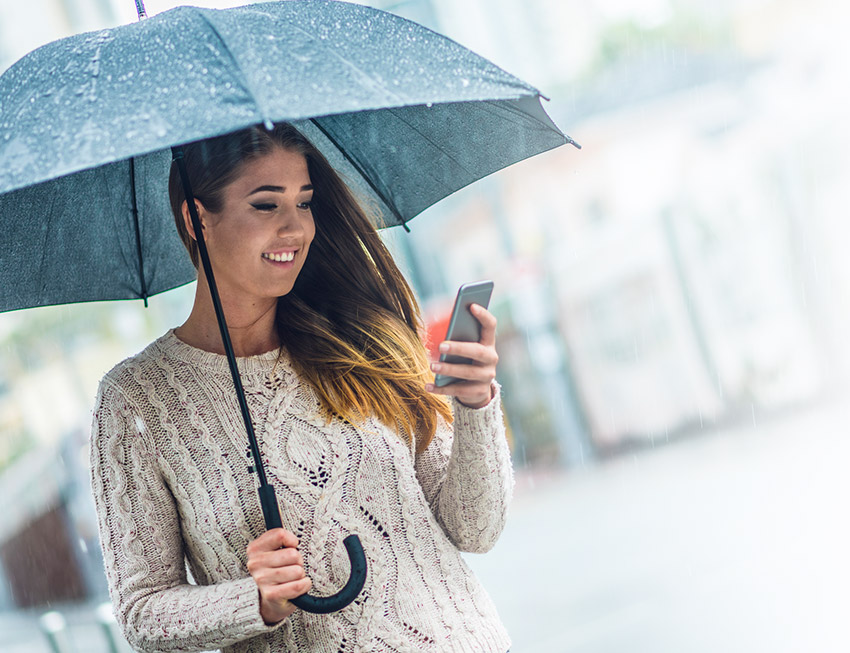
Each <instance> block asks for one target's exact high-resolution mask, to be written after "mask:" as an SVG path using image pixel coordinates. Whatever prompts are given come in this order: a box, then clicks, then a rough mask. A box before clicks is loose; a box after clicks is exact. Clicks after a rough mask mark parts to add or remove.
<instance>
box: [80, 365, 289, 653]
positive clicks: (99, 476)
mask: <svg viewBox="0 0 850 653" xmlns="http://www.w3.org/2000/svg"><path fill="white" fill-rule="evenodd" d="M91 480H92V492H93V494H94V500H95V505H96V507H97V513H98V525H99V530H100V540H101V547H102V549H103V559H104V564H105V567H106V575H107V579H108V581H109V593H110V597H111V598H112V604H113V607H114V610H115V613H116V617H117V619H118V622H119V623H120V625H121V627H122V628H123V631H124V635H125V636H126V638H127V640H128V641H129V643H130V644H131V646H133V648H135V649H136V650H139V651H204V650H209V649H216V648H220V647H222V646H228V645H230V644H233V643H235V642H238V641H241V640H244V639H246V638H249V637H253V636H255V635H259V634H262V633H266V632H269V631H270V630H273V629H274V627H270V626H267V625H266V624H265V623H264V622H263V619H262V617H261V616H260V610H259V593H258V590H257V584H256V582H255V581H254V579H253V578H252V577H251V576H247V575H246V577H245V578H242V579H239V580H234V581H227V582H222V583H217V584H214V585H209V586H197V585H190V584H189V583H188V581H187V577H186V567H185V564H186V563H185V560H184V554H183V543H182V539H181V535H180V522H179V519H178V515H177V508H176V506H175V503H174V499H173V497H172V495H171V493H170V491H169V490H168V488H167V487H166V485H165V483H164V482H163V480H162V478H161V477H160V475H159V472H158V466H157V464H156V454H155V451H154V448H153V446H152V444H151V442H150V438H149V434H148V433H147V432H146V428H145V424H144V422H143V421H142V418H141V412H140V411H139V410H138V409H137V408H136V407H135V406H134V405H133V404H132V402H131V401H130V400H129V399H128V398H127V397H126V395H125V394H124V392H122V391H121V389H120V388H119V387H118V386H116V385H115V384H114V383H111V382H110V381H109V380H108V379H104V381H103V382H101V387H100V390H99V392H98V398H97V404H96V407H95V412H94V423H93V429H92V438H91Z"/></svg>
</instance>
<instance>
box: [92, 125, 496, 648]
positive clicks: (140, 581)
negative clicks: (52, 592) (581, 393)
mask: <svg viewBox="0 0 850 653" xmlns="http://www.w3.org/2000/svg"><path fill="white" fill-rule="evenodd" d="M184 152H185V161H186V165H187V168H188V172H189V177H190V180H191V183H192V186H193V189H194V192H195V194H196V200H197V208H198V211H199V216H200V220H201V224H202V228H203V230H204V238H205V241H206V243H207V248H208V250H209V253H210V258H211V261H212V265H213V270H214V273H215V276H216V283H217V286H218V290H219V293H220V295H221V300H222V304H223V307H224V312H225V315H226V316H227V320H228V324H229V328H230V336H231V339H232V343H233V347H234V350H235V352H236V355H237V356H238V357H239V367H240V371H241V374H242V381H243V385H244V387H245V390H246V396H247V401H248V404H249V407H250V410H251V414H252V418H253V421H254V424H255V430H256V433H257V436H258V440H259V445H260V448H261V451H262V455H263V458H264V460H265V461H266V465H267V474H268V476H269V480H270V482H271V483H272V484H273V485H274V486H275V488H276V490H277V497H278V502H279V504H280V512H281V518H282V521H283V524H284V526H285V529H272V530H270V531H267V532H264V531H265V527H264V524H263V517H262V513H261V511H260V507H259V502H258V500H257V495H256V485H255V480H254V476H253V475H252V474H250V473H249V471H248V469H246V468H247V466H248V462H250V461H249V460H248V459H247V458H246V457H245V453H246V448H247V440H246V436H245V435H244V427H243V425H242V423H241V417H240V412H239V409H238V406H237V402H236V398H235V394H234V392H233V387H232V382H231V380H230V376H229V372H228V367H227V362H226V358H225V357H224V356H223V355H222V354H223V346H222V343H221V337H220V335H219V333H218V329H217V324H216V319H215V316H214V313H213V308H212V302H211V300H210V295H209V289H208V286H207V280H206V278H205V276H204V272H203V268H200V269H199V272H198V286H197V291H196V295H195V302H194V305H193V308H192V311H191V314H190V315H189V318H188V319H187V320H186V322H185V323H184V324H183V325H182V326H180V327H178V328H177V329H174V330H171V331H169V332H168V333H166V334H165V335H164V336H162V337H161V338H159V339H158V340H156V341H155V342H153V343H152V344H151V345H149V346H148V347H147V348H146V349H145V350H144V351H142V352H141V353H140V354H138V355H136V356H134V357H132V358H130V359H128V360H126V361H124V362H122V363H121V364H119V365H118V366H116V367H115V368H114V369H113V370H112V371H110V372H109V373H108V374H107V375H106V376H105V377H104V379H103V380H102V382H101V385H100V389H99V392H98V398H97V406H96V409H95V416H94V429H93V436H92V448H91V459H92V488H93V492H94V496H95V501H96V504H97V509H98V515H99V524H100V535H101V544H102V547H103V553H104V561H105V565H106V570H107V576H108V579H109V588H110V594H111V597H112V601H113V605H114V607H115V610H116V614H117V616H118V620H119V622H120V624H121V625H122V627H123V629H124V632H125V635H126V637H127V639H128V640H129V642H130V643H131V644H132V645H133V646H134V647H135V648H137V649H138V650H142V651H199V650H208V649H213V648H223V649H225V650H226V651H233V652H236V651H270V652H274V651H328V652H331V651H333V652H336V651H496V652H499V653H503V652H504V651H506V650H507V649H508V646H509V643H510V642H509V639H508V636H507V633H506V632H505V630H504V628H503V626H502V624H501V622H500V621H499V617H498V615H497V614H496V611H495V609H494V607H493V605H492V603H491V602H490V600H489V598H488V597H487V595H486V594H485V592H484V591H483V589H482V588H481V586H480V585H479V584H478V582H477V581H476V579H475V578H474V577H473V575H472V574H471V572H470V570H469V569H468V568H467V566H466V565H465V563H464V561H463V559H462V558H461V556H460V551H476V552H483V551H486V550H488V549H489V548H490V547H492V545H493V544H494V543H495V541H496V539H497V538H498V536H499V533H500V532H501V529H502V526H503V524H504V519H505V512H506V508H507V504H508V502H509V500H510V494H511V488H512V472H511V466H510V457H509V453H508V449H507V444H506V441H505V436H504V428H503V425H502V417H501V412H500V408H499V398H498V387H497V386H496V384H495V382H494V377H495V365H496V361H497V356H496V351H495V347H494V338H495V324H496V321H495V319H494V318H493V317H492V315H490V313H488V312H487V311H486V310H484V309H483V308H481V307H475V310H474V314H475V316H476V317H477V318H478V320H479V321H480V322H481V324H482V337H481V342H479V343H455V342H452V343H443V348H446V349H448V351H450V352H451V353H455V354H460V355H462V356H466V357H468V358H470V359H472V360H473V364H471V365H445V364H443V366H442V368H440V369H439V370H437V369H436V368H435V367H434V366H432V371H441V372H443V373H446V374H450V375H452V376H455V377H459V378H462V379H466V380H465V381H464V382H461V383H455V384H452V385H449V386H446V387H444V388H437V387H434V386H433V385H432V384H431V383H430V382H429V381H430V380H431V377H430V372H429V367H428V361H427V357H426V354H425V349H424V347H423V345H422V342H421V340H420V338H419V333H420V332H421V322H420V317H419V314H418V309H417V306H416V303H415V299H414V298H413V295H412V293H411V291H410V288H409V287H408V286H407V284H406V283H405V281H404V278H403V277H402V275H401V274H400V272H399V270H398V268H397V267H396V266H395V264H394V263H393V261H392V259H391V257H390V255H389V253H388V252H387V250H386V249H385V248H384V246H383V244H382V243H381V241H380V239H379V238H378V236H377V234H376V232H375V230H374V228H373V227H372V226H371V223H370V222H369V220H368V218H367V216H366V215H365V214H364V212H363V210H362V209H361V208H360V207H359V206H358V204H357V203H356V202H355V201H354V199H353V198H352V196H351V194H350V192H349V191H348V189H347V188H346V187H345V185H344V184H343V183H342V181H341V180H340V179H339V177H338V176H337V175H336V173H335V172H334V170H333V169H332V168H331V167H330V165H329V164H328V163H327V161H326V160H325V159H324V158H323V156H322V155H321V154H320V153H319V152H318V151H317V150H316V149H315V148H314V147H313V146H312V145H311V144H310V143H309V142H308V141H307V140H306V139H305V138H304V137H303V136H302V135H301V134H300V133H298V132H297V131H296V130H295V129H294V128H292V127H291V126H289V125H278V126H276V127H275V128H274V129H273V130H271V131H267V130H265V129H263V128H259V127H258V128H250V129H247V130H244V131H242V132H238V133H236V134H232V135H229V136H224V137H219V138H215V139H210V140H207V141H201V142H198V143H193V144H190V145H188V146H186V147H185V149H184ZM169 192H170V196H171V205H172V208H173V211H174V215H175V220H176V223H177V227H178V231H179V232H180V235H181V238H182V239H183V241H184V243H185V244H186V246H187V249H188V250H189V253H190V255H191V256H192V260H193V261H194V262H195V266H196V267H198V256H197V250H196V243H195V240H194V232H193V230H192V227H191V222H190V220H189V212H188V209H187V205H186V202H185V200H184V197H183V195H182V188H181V185H180V183H179V182H178V178H177V174H176V171H175V170H174V169H172V173H171V179H170V185H169ZM440 394H443V395H450V396H451V397H452V399H451V400H450V403H449V402H447V401H446V399H445V398H444V397H440V396H438V395H440ZM351 533H356V534H357V535H359V536H360V539H361V541H362V544H363V548H364V550H365V554H366V558H367V561H368V565H369V573H368V576H367V579H366V585H365V587H364V589H363V591H362V592H361V594H360V595H359V596H358V598H357V599H356V600H355V601H354V603H352V604H351V605H349V606H348V607H346V608H344V609H343V610H341V611H339V612H337V613H334V614H330V615H313V614H308V613H305V612H302V611H301V610H297V609H295V607H294V606H293V605H292V603H290V601H289V599H292V598H295V597H297V596H300V595H301V594H303V593H305V592H307V591H309V590H311V588H312V590H313V592H312V593H314V594H319V595H326V594H329V593H333V592H334V591H336V590H337V589H338V588H339V587H341V586H342V585H343V584H344V582H345V580H346V579H347V578H348V573H349V568H348V559H347V556H346V553H345V550H344V548H343V547H342V544H341V542H342V540H343V539H344V538H345V537H346V536H347V535H349V534H351ZM281 547H287V548H281ZM187 566H188V570H189V571H190V572H191V577H192V579H193V580H194V582H190V581H189V577H188V574H187Z"/></svg>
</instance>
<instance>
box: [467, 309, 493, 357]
mask: <svg viewBox="0 0 850 653" xmlns="http://www.w3.org/2000/svg"><path fill="white" fill-rule="evenodd" d="M469 310H470V311H472V315H473V317H474V318H475V319H476V320H478V321H479V322H480V323H481V338H480V339H479V340H478V342H480V343H481V344H482V345H487V346H490V347H492V346H493V345H495V344H496V317H495V316H494V315H493V314H492V313H491V312H490V311H488V310H487V309H486V308H484V307H483V306H481V305H480V304H471V305H470V307H469Z"/></svg>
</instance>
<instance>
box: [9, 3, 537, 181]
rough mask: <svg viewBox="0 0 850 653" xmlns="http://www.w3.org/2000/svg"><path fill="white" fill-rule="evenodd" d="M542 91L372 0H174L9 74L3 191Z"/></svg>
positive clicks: (31, 59)
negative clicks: (298, 129) (363, 2)
mask: <svg viewBox="0 0 850 653" xmlns="http://www.w3.org/2000/svg"><path fill="white" fill-rule="evenodd" d="M536 95H537V91H536V90H535V89H534V88H532V87H530V86H528V85H527V84H525V83H524V82H522V81H521V80H519V79H517V78H516V77H513V76H512V75H509V74H508V73H506V72H504V71H503V70H501V69H500V68H498V67H496V66H494V65H493V64H492V63H490V62H488V61H487V60H486V59H483V58H482V57H479V56H478V55H475V54H474V53H472V52H470V51H469V50H467V49H466V48H463V47H462V46H460V45H458V44H456V43H454V42H453V41H450V40H449V39H446V38H445V37H442V36H440V35H438V34H435V33H434V32H431V31H430V30H427V29H425V28H423V27H421V26H419V25H416V24H415V23H411V22H410V21H407V20H404V19H402V18H400V17H398V16H394V15H392V14H389V13H385V12H378V11H375V10H373V9H371V8H369V7H363V6H360V5H354V4H348V3H343V2H330V1H325V0H301V1H299V2H273V3H266V4H258V5H249V6H246V7H238V8H234V9H230V10H214V9H198V8H195V7H177V8H175V9H171V10H169V11H165V12H163V13H161V14H157V15H156V16H154V17H152V18H149V19H146V20H144V21H140V22H138V23H133V24H130V25H123V26H120V27H116V28H113V29H108V30H103V31H101V32H96V33H87V34H80V35H77V36H73V37H69V38H67V39H62V40H60V41H55V42H53V43H50V44H47V45H45V46H42V47H41V48H39V49H37V50H35V51H33V52H31V53H30V54H29V55H27V56H26V57H24V58H23V59H21V60H20V61H18V62H17V63H15V64H14V65H13V66H12V67H11V68H9V70H8V71H6V72H5V73H4V74H3V75H2V76H1V77H0V162H2V166H0V193H2V192H7V191H10V190H14V189H16V188H21V187H24V186H29V185H31V184H35V183H38V182H40V181H44V180H46V179H52V178H55V177H59V176H61V175H66V174H69V173H71V172H76V171H78V170H83V169H86V168H91V167H95V166H99V165H103V164H106V163H111V162H114V161H119V160H122V159H126V158H129V157H131V156H136V155H138V154H141V153H146V152H152V151H155V150H159V149H165V148H167V147H171V146H173V145H177V144H179V143H186V142H189V141H194V140H199V139H202V138H208V137H210V136H216V135H219V134H223V133H228V132H232V131H235V130H237V129H240V128H242V127H247V126H248V125H252V124H257V123H263V122H278V121H283V120H289V121H292V120H299V119H306V118H312V117H316V116H325V115H330V114H338V113H348V112H352V111H362V110H368V109H378V108H385V107H401V106H409V105H417V104H426V103H433V104H436V103H445V102H461V101H477V100H481V99H494V100H496V99H518V98H520V97H523V96H536Z"/></svg>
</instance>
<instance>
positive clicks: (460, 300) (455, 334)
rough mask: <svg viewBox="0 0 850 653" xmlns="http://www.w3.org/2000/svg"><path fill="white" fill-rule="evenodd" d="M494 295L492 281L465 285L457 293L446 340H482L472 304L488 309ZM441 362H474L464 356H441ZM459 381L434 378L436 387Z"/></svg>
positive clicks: (442, 376) (441, 376) (450, 377)
mask: <svg viewBox="0 0 850 653" xmlns="http://www.w3.org/2000/svg"><path fill="white" fill-rule="evenodd" d="M492 294H493V282H492V281H476V282H474V283H465V284H463V285H462V286H461V287H460V289H459V290H458V291H457V297H456V298H455V305H454V308H453V309H452V317H451V319H450V320H449V328H448V331H447V332H446V338H445V339H446V340H460V341H462V342H478V341H479V340H481V323H480V322H479V321H478V320H476V319H475V316H474V315H473V314H472V312H471V311H470V310H469V307H470V306H471V305H472V304H479V305H481V306H483V307H484V308H487V307H488V306H489V305H490V295H492ZM440 362H441V363H459V364H468V363H471V362H472V361H471V360H470V359H468V358H463V357H462V356H452V355H450V354H441V355H440ZM459 380H460V379H456V378H454V377H453V376H444V375H442V374H437V375H436V377H435V378H434V385H437V386H444V385H448V384H449V383H454V382H455V381H459Z"/></svg>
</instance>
